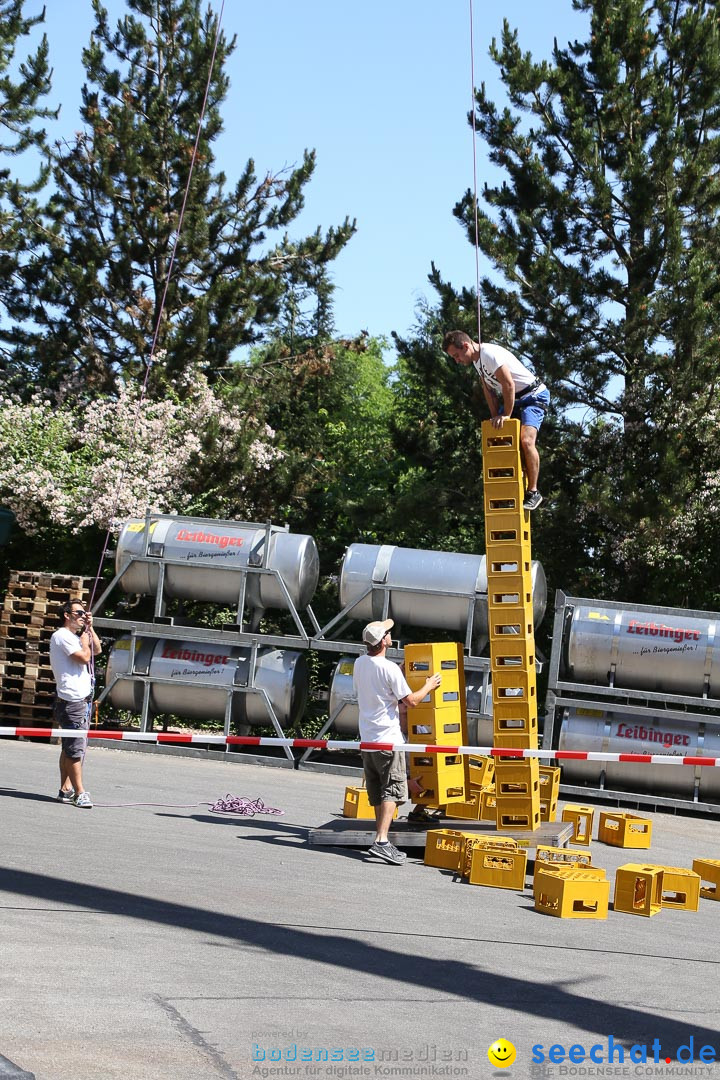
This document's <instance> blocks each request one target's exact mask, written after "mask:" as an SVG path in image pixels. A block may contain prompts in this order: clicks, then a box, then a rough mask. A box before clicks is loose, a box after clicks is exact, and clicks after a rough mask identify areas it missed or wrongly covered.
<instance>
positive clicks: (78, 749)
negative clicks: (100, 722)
mask: <svg viewBox="0 0 720 1080" xmlns="http://www.w3.org/2000/svg"><path fill="white" fill-rule="evenodd" d="M91 701H92V698H87V699H86V700H84V701H64V700H63V698H59V697H56V698H55V704H54V706H53V719H54V720H55V725H56V727H59V728H77V729H78V731H87V730H88V728H89V727H90V705H91ZM60 742H61V743H62V749H63V750H64V751H65V756H66V757H69V758H70V759H71V760H72V761H82V759H83V758H84V757H85V750H86V749H87V739H85V738H82V737H80V738H78V739H61V740H60Z"/></svg>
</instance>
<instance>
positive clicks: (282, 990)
mask: <svg viewBox="0 0 720 1080" xmlns="http://www.w3.org/2000/svg"><path fill="white" fill-rule="evenodd" d="M57 756H58V750H57V747H55V746H50V745H44V744H34V743H31V742H17V741H13V740H3V741H1V742H0V760H1V762H2V769H1V772H0V814H1V815H2V816H1V817H0V825H1V828H0V837H1V844H2V852H1V854H0V904H1V905H2V910H1V917H2V925H1V927H0V950H1V951H0V956H1V958H2V960H1V963H0V986H1V987H2V1010H1V1011H0V1077H5V1076H11V1075H16V1072H15V1070H14V1068H13V1065H14V1066H15V1067H16V1069H17V1070H25V1071H26V1072H27V1073H28V1074H30V1075H34V1076H35V1078H36V1080H74V1078H78V1080H115V1078H118V1080H119V1078H122V1080H217V1078H229V1080H235V1078H241V1080H245V1078H250V1077H255V1076H259V1077H263V1078H268V1077H273V1078H274V1077H278V1076H282V1077H286V1076H291V1077H295V1078H300V1080H305V1078H306V1077H335V1078H336V1080H348V1078H351V1077H356V1076H363V1077H375V1076H392V1077H403V1078H412V1080H416V1078H421V1077H428V1076H432V1077H438V1076H451V1077H465V1078H468V1080H476V1078H485V1077H490V1076H497V1077H510V1078H513V1080H525V1078H528V1077H533V1076H542V1077H548V1078H551V1080H554V1078H555V1077H562V1076H590V1077H592V1076H608V1075H613V1076H631V1077H632V1076H657V1077H670V1076H677V1075H684V1076H688V1075H693V1076H698V1077H700V1076H702V1077H720V1064H715V1063H714V1059H715V1058H717V1059H718V1060H720V1030H719V1029H720V1023H719V1012H720V999H719V995H718V989H719V988H720V979H719V976H720V902H715V901H710V900H702V901H701V906H700V910H699V912H697V913H692V912H687V911H677V910H666V909H664V910H663V911H661V912H660V914H659V915H657V916H655V917H653V918H642V917H638V916H635V915H629V914H624V913H617V912H613V911H611V912H610V913H609V916H608V918H607V920H606V921H599V920H569V919H562V920H561V919H553V918H550V917H548V916H544V915H541V914H539V913H537V912H535V911H534V909H533V903H532V897H531V892H530V889H529V888H526V889H525V891H524V892H522V893H520V892H516V891H511V890H501V889H489V888H478V887H474V886H471V885H469V884H466V883H463V882H461V881H458V880H456V879H455V878H454V876H453V875H452V874H451V873H450V872H446V871H441V870H437V869H433V868H430V867H426V866H424V865H423V864H422V862H421V861H420V859H419V858H418V857H417V856H416V855H415V854H413V853H411V855H410V858H409V859H408V861H407V864H406V865H404V866H402V867H395V866H390V865H387V864H385V863H381V862H378V861H375V860H373V859H371V858H370V857H369V856H368V855H367V854H366V853H365V852H364V851H363V850H357V849H351V848H309V847H308V846H307V844H306V831H307V829H308V828H310V827H314V826H318V825H321V824H322V823H323V822H326V821H329V820H331V819H332V817H333V815H336V814H338V813H339V812H340V810H341V807H342V801H343V794H344V788H345V783H346V780H345V778H343V777H342V776H339V775H332V774H326V773H320V772H314V771H311V772H294V771H291V770H289V769H282V768H266V767H262V766H260V765H253V764H237V763H236V762H232V763H230V762H225V761H217V760H212V761H211V760H206V759H205V758H194V757H192V758H188V757H184V756H176V755H174V754H173V753H172V751H170V752H168V753H166V754H160V753H158V754H148V753H133V752H127V751H124V750H123V751H120V750H110V749H102V748H98V747H92V748H91V750H90V752H89V755H88V761H87V763H86V770H85V774H86V783H87V785H88V788H89V790H90V792H91V793H92V796H93V798H94V800H95V801H96V805H95V808H94V809H93V810H91V811H83V810H78V809H77V808H75V807H73V806H68V805H61V804H59V803H57V802H56V801H55V800H54V796H55V794H56V792H57V786H58V785H57V775H58V774H57V765H56V763H57ZM228 793H231V794H234V795H239V796H246V797H249V798H257V797H259V798H261V799H262V800H263V801H264V803H265V804H266V805H269V806H273V807H278V808H280V809H282V810H283V811H284V814H283V816H281V817H261V816H256V817H254V818H236V817H227V816H218V815H215V814H213V813H211V812H210V810H209V807H208V806H207V805H203V804H208V803H212V802H215V801H216V800H217V799H218V798H220V797H223V796H225V795H226V794H228ZM133 803H153V804H156V805H140V806H133V805H127V804H133ZM100 804H124V805H108V806H102V805H100ZM198 804H200V805H198ZM646 816H648V817H650V818H651V819H652V820H653V826H654V829H653V844H652V848H651V850H650V851H649V852H647V851H644V852H643V851H640V852H635V851H627V850H622V849H616V848H610V847H607V846H605V845H601V844H598V843H597V842H593V845H592V849H591V850H592V853H593V860H594V862H595V863H596V864H597V865H599V866H603V867H605V868H606V869H607V871H608V876H609V877H611V878H614V871H615V869H616V867H617V866H619V865H621V864H622V863H625V862H646V861H647V862H652V863H658V864H665V865H672V866H687V867H689V866H690V865H691V862H692V859H693V858H694V857H710V858H716V859H717V858H720V821H718V820H713V819H709V820H708V819H700V818H692V817H683V816H675V815H670V814H667V815H666V814H648V815H646ZM529 880H530V879H528V882H529ZM611 895H612V893H611ZM498 1038H502V1039H505V1040H509V1041H510V1042H512V1043H513V1044H514V1046H515V1048H516V1051H517V1058H516V1060H515V1062H514V1064H513V1065H512V1066H510V1067H509V1068H496V1067H494V1066H493V1065H492V1064H491V1063H490V1061H489V1059H488V1054H487V1051H488V1047H489V1046H490V1044H492V1043H494V1042H495V1040H497V1039H498ZM691 1038H692V1040H693V1042H692V1052H693V1058H694V1062H693V1063H692V1064H689V1063H688V1064H686V1063H682V1064H680V1063H679V1062H678V1053H679V1055H680V1059H682V1058H687V1057H688V1051H683V1050H679V1048H681V1047H683V1046H685V1047H689V1046H690V1039H691ZM611 1039H612V1041H613V1042H614V1044H615V1046H616V1048H615V1050H614V1051H613V1059H612V1061H611V1062H609V1063H608V1060H607V1058H608V1052H609V1050H610V1040H611ZM654 1040H658V1046H659V1047H660V1050H659V1052H658V1055H657V1056H658V1063H657V1064H656V1063H655V1062H654V1061H653V1056H654V1055H653V1049H652V1046H653V1041H654ZM533 1046H542V1047H543V1050H542V1051H539V1050H535V1051H533V1050H532V1047H533ZM551 1046H554V1047H556V1049H555V1050H554V1051H553V1054H554V1056H555V1059H556V1060H555V1062H554V1063H550V1062H548V1061H547V1055H548V1053H549V1052H550V1047H551ZM618 1046H619V1047H620V1048H624V1050H623V1054H624V1061H622V1062H621V1061H620V1049H618ZM632 1046H635V1047H636V1049H635V1051H634V1058H635V1060H631V1059H630V1048H631V1047H632ZM642 1046H646V1047H647V1059H648V1060H647V1062H642V1060H641V1059H642V1050H641V1049H638V1048H639V1047H642ZM703 1046H705V1047H708V1046H709V1047H712V1048H713V1052H712V1061H711V1060H710V1059H711V1055H710V1054H709V1052H708V1051H707V1050H706V1051H704V1056H705V1058H706V1062H705V1063H703V1062H701V1061H700V1059H699V1054H700V1051H701V1048H702V1047H703ZM571 1047H576V1048H577V1047H581V1048H583V1054H584V1055H585V1060H584V1061H581V1059H580V1051H579V1050H578V1049H575V1050H574V1051H573V1055H574V1058H575V1060H574V1062H573V1061H572V1060H569V1059H568V1056H567V1055H568V1054H569V1052H570V1048H571ZM592 1047H594V1048H595V1049H594V1051H593V1053H594V1056H595V1061H591V1060H589V1058H588V1057H587V1055H588V1054H589V1052H590V1050H591V1048H592ZM558 1048H559V1049H558ZM561 1051H562V1053H563V1054H564V1055H565V1060H564V1061H562V1060H559V1058H560V1054H561ZM541 1053H542V1054H543V1055H544V1056H545V1058H546V1060H545V1062H544V1063H543V1064H534V1063H533V1056H534V1057H535V1058H537V1057H538V1056H539V1055H540V1054H541ZM3 1055H4V1057H3ZM666 1057H667V1058H670V1059H671V1061H670V1062H669V1063H666V1062H665V1058H666ZM11 1063H13V1064H11Z"/></svg>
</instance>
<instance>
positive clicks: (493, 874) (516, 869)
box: [468, 845, 527, 890]
mask: <svg viewBox="0 0 720 1080" xmlns="http://www.w3.org/2000/svg"><path fill="white" fill-rule="evenodd" d="M526 867H527V851H510V850H501V849H496V848H492V847H489V846H487V845H478V846H476V847H474V848H473V849H472V858H471V862H470V874H469V875H468V881H469V882H470V884H471V885H485V886H489V887H490V888H493V889H519V890H522V889H524V888H525V870H526Z"/></svg>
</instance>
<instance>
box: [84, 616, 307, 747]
mask: <svg viewBox="0 0 720 1080" xmlns="http://www.w3.org/2000/svg"><path fill="white" fill-rule="evenodd" d="M130 655H131V639H130V638H128V637H126V638H120V639H119V640H118V641H116V642H115V644H114V645H113V647H112V649H111V651H110V654H109V656H108V662H107V673H106V677H105V678H106V685H107V686H110V685H111V684H112V682H113V679H114V678H115V676H116V675H120V674H126V673H128V672H129V671H130ZM250 656H251V650H250V649H249V648H248V647H246V646H232V645H224V644H223V645H216V644H214V643H213V644H209V643H208V642H204V641H174V640H171V639H168V638H137V639H136V646H135V663H134V666H133V671H134V673H135V674H137V675H145V676H148V677H149V678H150V680H151V691H150V711H151V712H152V713H175V714H176V715H178V716H186V717H189V718H191V719H196V720H220V721H222V720H223V719H224V717H225V706H226V702H227V692H228V688H231V687H242V686H247V685H248V683H249V682H250V676H251V674H253V675H254V679H253V682H254V685H255V687H257V689H258V690H262V691H265V693H266V694H267V696H268V698H269V699H270V704H271V705H272V708H273V711H274V713H275V716H276V717H277V719H278V721H279V723H280V724H281V726H282V727H291V726H292V725H293V724H294V723H295V721H296V720H298V719H299V718H300V717H301V716H302V714H303V712H304V710H305V704H306V702H307V695H308V668H307V662H306V659H305V654H304V653H302V652H293V651H290V650H287V649H284V650H280V649H273V648H263V649H258V651H257V662H256V664H255V670H254V672H252V673H251V671H250ZM154 679H162V680H171V681H170V682H153V681H152V680H154ZM108 697H109V699H110V702H111V703H112V704H113V705H114V706H115V708H117V709H129V710H130V712H141V710H142V701H143V684H142V682H141V681H140V680H131V679H118V681H117V682H116V683H115V685H114V686H113V687H112V689H111V690H110V693H109V695H108ZM231 717H232V720H233V723H235V724H250V725H252V726H254V727H266V726H269V725H270V724H271V723H272V720H271V716H270V713H269V711H268V708H267V704H266V701H265V698H264V696H263V695H262V694H260V693H256V692H247V691H240V690H238V691H237V692H236V693H234V694H233V701H232V712H231Z"/></svg>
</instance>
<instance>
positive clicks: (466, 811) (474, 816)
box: [447, 791, 482, 821]
mask: <svg viewBox="0 0 720 1080" xmlns="http://www.w3.org/2000/svg"><path fill="white" fill-rule="evenodd" d="M481 811H482V793H481V792H479V791H475V792H472V793H471V794H470V795H469V796H468V798H467V799H466V800H465V802H454V803H450V805H449V807H448V810H447V817H451V818H465V819H466V820H467V821H479V820H480V814H481Z"/></svg>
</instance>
